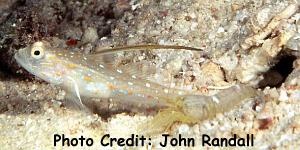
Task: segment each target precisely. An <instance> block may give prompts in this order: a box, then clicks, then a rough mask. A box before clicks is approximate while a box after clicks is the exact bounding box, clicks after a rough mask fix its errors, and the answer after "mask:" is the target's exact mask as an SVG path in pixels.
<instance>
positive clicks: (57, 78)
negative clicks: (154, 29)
mask: <svg viewBox="0 0 300 150" xmlns="http://www.w3.org/2000/svg"><path fill="white" fill-rule="evenodd" d="M142 47H145V46H141V48H142ZM146 47H147V46H146ZM135 48H139V47H137V46H135V47H133V49H135ZM148 48H153V49H158V48H166V49H168V48H169V49H170V48H173V49H174V48H175V49H176V46H165V47H164V46H150V47H149V46H148ZM125 49H130V47H127V48H124V50H125ZM178 49H188V50H199V49H195V48H189V47H178ZM112 50H113V49H112ZM116 50H117V51H120V50H122V49H120V48H117V49H116ZM112 52H113V51H109V50H105V51H102V52H99V54H100V56H101V55H103V53H112ZM99 54H83V53H79V52H72V51H70V50H64V49H57V48H52V47H51V46H50V44H49V43H47V42H36V43H34V44H33V45H32V46H29V47H26V48H23V49H20V50H19V51H18V52H17V53H16V54H15V59H16V60H17V62H18V64H20V65H21V66H22V67H24V68H25V69H26V70H27V71H28V72H30V73H32V74H33V75H35V76H37V77H39V78H41V79H43V80H45V81H47V82H49V83H51V84H54V85H57V86H60V87H62V89H64V90H65V91H66V92H67V93H69V94H71V95H72V96H73V98H74V99H75V102H77V103H78V104H81V105H82V100H83V99H84V100H86V99H89V98H109V99H112V100H115V101H119V102H123V103H134V104H146V105H151V106H153V105H155V106H164V107H166V109H164V110H162V111H160V112H159V113H158V115H157V116H156V117H155V118H154V120H153V122H150V123H149V124H147V126H148V125H150V126H151V127H150V130H151V131H147V132H157V131H161V130H164V129H166V128H168V127H170V125H172V124H173V123H174V122H176V121H181V122H186V123H195V122H197V121H199V120H203V119H207V118H211V117H212V116H214V115H215V114H216V113H222V112H224V111H228V110H230V109H232V108H233V107H234V106H236V105H238V104H239V102H241V100H244V99H248V98H251V97H255V96H256V95H257V94H256V90H254V89H253V88H251V87H247V86H244V85H237V86H233V87H231V88H229V89H228V90H224V92H223V93H222V92H221V93H219V94H217V95H215V96H203V95H192V93H191V92H189V91H184V90H177V89H170V88H167V87H164V86H162V85H160V84H157V83H153V82H150V81H148V80H145V79H143V78H139V77H138V76H135V75H128V74H126V73H125V72H124V70H122V69H118V68H114V67H110V66H109V65H108V64H106V63H105V61H103V60H101V59H98V58H99V57H98V55H99ZM232 92H236V93H237V94H232ZM223 106H226V109H225V108H223ZM142 130H143V128H142Z"/></svg>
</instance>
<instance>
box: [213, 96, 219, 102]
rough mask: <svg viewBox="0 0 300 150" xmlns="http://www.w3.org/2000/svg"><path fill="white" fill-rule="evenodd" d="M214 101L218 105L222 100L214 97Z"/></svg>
mask: <svg viewBox="0 0 300 150" xmlns="http://www.w3.org/2000/svg"><path fill="white" fill-rule="evenodd" d="M212 100H213V101H214V102H215V103H217V104H219V103H220V100H219V98H218V97H217V96H215V95H214V96H212Z"/></svg>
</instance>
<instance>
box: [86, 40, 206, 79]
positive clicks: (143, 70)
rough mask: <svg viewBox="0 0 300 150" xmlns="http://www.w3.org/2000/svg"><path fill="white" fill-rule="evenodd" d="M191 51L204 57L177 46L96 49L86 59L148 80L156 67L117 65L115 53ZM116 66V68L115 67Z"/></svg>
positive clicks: (141, 64)
mask: <svg viewBox="0 0 300 150" xmlns="http://www.w3.org/2000/svg"><path fill="white" fill-rule="evenodd" d="M159 49H161V50H163V49H164V50H191V51H197V52H201V55H203V56H206V55H204V51H203V49H200V48H194V47H187V46H177V45H155V44H152V45H132V46H122V47H114V48H96V50H95V51H94V52H93V53H91V54H89V55H88V56H87V57H88V59H90V60H92V61H93V63H96V64H97V66H98V65H102V66H104V67H105V68H109V69H112V70H118V71H120V70H121V71H122V72H123V73H125V74H127V75H129V76H135V77H136V78H137V79H144V80H149V78H151V77H152V76H154V74H155V73H156V71H155V70H156V68H155V67H156V66H155V65H150V64H146V65H145V63H143V62H136V63H130V65H121V66H120V65H117V64H116V59H115V56H116V55H115V54H117V52H131V51H141V50H159ZM116 65H117V66H116Z"/></svg>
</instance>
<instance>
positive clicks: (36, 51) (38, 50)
mask: <svg viewBox="0 0 300 150" xmlns="http://www.w3.org/2000/svg"><path fill="white" fill-rule="evenodd" d="M31 57H33V58H35V59H41V58H43V57H44V49H43V46H42V45H40V46H36V45H35V46H33V48H32V49H31Z"/></svg>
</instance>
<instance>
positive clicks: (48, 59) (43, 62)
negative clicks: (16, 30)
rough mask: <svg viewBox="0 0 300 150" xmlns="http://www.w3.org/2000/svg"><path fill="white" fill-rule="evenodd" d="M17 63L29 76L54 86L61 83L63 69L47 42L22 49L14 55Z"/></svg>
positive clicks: (36, 43)
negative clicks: (31, 75)
mask: <svg viewBox="0 0 300 150" xmlns="http://www.w3.org/2000/svg"><path fill="white" fill-rule="evenodd" d="M14 58H15V59H16V61H17V63H18V64H19V65H20V66H22V67H23V68H24V69H26V70H27V71H28V72H30V73H31V74H33V75H35V76H37V77H39V78H41V79H43V80H45V81H47V82H49V83H54V84H59V83H61V82H62V73H63V71H64V68H63V67H61V66H60V59H59V58H58V57H57V56H56V53H55V50H51V48H50V46H49V44H48V43H47V42H35V43H34V44H32V45H31V46H28V47H25V48H22V49H20V50H18V52H17V53H16V54H15V55H14Z"/></svg>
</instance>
